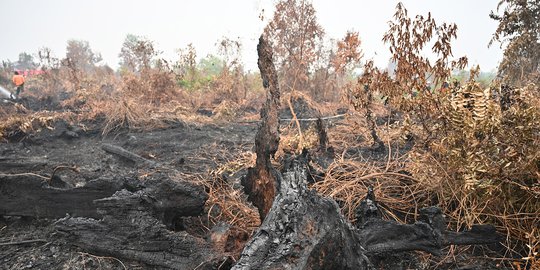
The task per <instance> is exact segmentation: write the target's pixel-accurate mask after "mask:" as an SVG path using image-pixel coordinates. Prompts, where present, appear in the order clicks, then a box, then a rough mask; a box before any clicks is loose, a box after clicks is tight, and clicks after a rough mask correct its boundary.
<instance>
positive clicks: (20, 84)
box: [13, 71, 24, 96]
mask: <svg viewBox="0 0 540 270" xmlns="http://www.w3.org/2000/svg"><path fill="white" fill-rule="evenodd" d="M13 83H14V84H15V86H17V91H16V92H15V96H19V94H20V93H21V92H22V91H24V76H23V75H20V74H19V72H18V71H15V75H13Z"/></svg>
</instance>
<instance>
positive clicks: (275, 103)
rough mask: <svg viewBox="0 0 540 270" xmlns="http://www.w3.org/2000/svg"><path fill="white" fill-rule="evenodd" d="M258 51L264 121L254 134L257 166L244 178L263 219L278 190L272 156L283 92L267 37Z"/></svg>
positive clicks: (276, 146) (260, 39)
mask: <svg viewBox="0 0 540 270" xmlns="http://www.w3.org/2000/svg"><path fill="white" fill-rule="evenodd" d="M257 52H258V54H259V61H258V66H259V70H260V71H261V78H262V81H263V86H264V88H265V89H266V90H267V94H266V102H265V104H264V105H263V107H262V109H261V123H260V125H259V130H258V131H257V134H256V136H255V152H256V154H257V161H256V164H255V167H254V168H249V169H248V174H247V176H246V177H245V178H243V179H242V186H244V190H245V191H246V193H247V194H248V199H249V201H251V202H252V203H253V204H254V205H255V206H256V207H257V209H258V210H259V216H260V217H261V220H264V218H265V217H266V215H267V213H268V211H269V210H270V207H271V206H272V202H273V201H274V196H275V192H276V171H275V169H273V167H272V164H271V158H272V157H273V156H274V154H275V153H276V151H277V149H278V147H279V129H278V128H279V119H278V111H279V107H280V100H279V98H280V97H279V95H280V92H279V87H278V80H277V75H276V69H275V67H274V63H273V62H272V54H273V53H272V48H271V47H270V44H269V43H268V41H267V40H266V39H265V38H264V36H261V37H260V38H259V44H258V45H257Z"/></svg>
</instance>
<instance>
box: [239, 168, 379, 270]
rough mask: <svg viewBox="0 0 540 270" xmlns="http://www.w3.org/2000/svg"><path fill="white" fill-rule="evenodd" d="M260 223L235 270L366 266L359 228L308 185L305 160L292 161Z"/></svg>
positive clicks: (280, 179) (330, 201) (360, 267)
mask: <svg viewBox="0 0 540 270" xmlns="http://www.w3.org/2000/svg"><path fill="white" fill-rule="evenodd" d="M287 167H288V169H287V170H286V172H284V173H283V177H281V176H278V177H279V181H278V185H279V188H278V192H277V194H276V198H275V200H274V203H273V205H272V207H271V209H270V212H269V213H268V215H267V217H266V219H265V220H264V221H263V223H262V225H261V227H260V228H259V229H258V230H257V231H256V232H255V234H254V236H253V237H252V239H250V241H249V242H248V243H247V245H246V247H245V248H244V250H243V252H242V255H241V257H240V259H239V261H238V263H237V264H236V265H235V266H234V267H233V269H236V270H239V269H368V267H369V265H370V263H369V260H368V258H367V257H366V256H365V255H364V252H365V250H364V249H363V248H362V246H361V244H360V243H361V240H360V238H359V237H358V234H357V233H356V232H355V231H356V229H355V228H354V227H353V226H352V225H351V224H350V223H349V222H347V221H346V220H345V218H344V217H343V215H342V214H341V213H340V211H339V207H338V205H337V204H336V202H335V201H333V200H331V199H328V198H323V197H321V196H320V195H318V194H317V193H316V192H315V191H314V190H310V189H308V187H307V183H306V182H307V179H306V172H307V167H306V162H305V160H301V159H297V160H293V161H292V162H291V164H290V165H288V166H287Z"/></svg>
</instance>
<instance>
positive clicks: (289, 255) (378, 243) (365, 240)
mask: <svg viewBox="0 0 540 270" xmlns="http://www.w3.org/2000/svg"><path fill="white" fill-rule="evenodd" d="M291 164H292V165H286V166H285V168H287V169H286V171H285V172H284V173H283V176H281V175H278V180H279V181H278V185H279V187H278V190H277V194H276V198H275V200H274V203H273V205H272V207H271V209H270V212H269V213H268V215H267V217H266V219H265V220H264V221H263V223H262V225H261V227H260V228H259V229H258V230H257V232H256V233H255V234H254V236H253V238H252V239H250V241H249V242H248V243H247V245H246V247H245V248H244V251H243V252H242V255H241V257H240V260H239V261H238V263H237V264H236V265H235V267H234V268H233V269H370V268H372V266H373V265H377V263H378V262H380V261H381V258H382V260H384V258H386V257H388V256H389V255H393V254H395V253H397V252H406V251H414V250H421V251H426V252H429V253H432V254H436V255H437V254H441V249H442V248H443V247H444V246H447V245H471V244H491V243H497V242H498V241H499V240H500V238H499V236H498V235H497V233H496V232H495V228H494V227H493V226H491V225H477V226H474V227H473V228H472V229H471V230H470V231H465V232H449V231H447V230H446V222H445V220H444V217H443V215H442V212H441V210H440V209H439V208H437V207H428V208H424V209H422V210H421V211H420V217H419V220H418V221H417V222H416V223H414V224H398V223H396V222H393V221H386V220H382V219H381V210H380V208H379V206H378V203H377V201H376V200H375V196H374V194H373V190H371V189H370V190H369V192H368V194H367V195H366V198H365V199H364V200H363V202H362V203H361V204H360V207H359V208H358V209H357V216H358V220H359V221H360V222H359V224H358V228H354V227H353V226H352V225H351V224H350V223H349V222H348V221H347V220H346V218H345V217H344V216H343V215H342V214H341V213H340V210H339V207H338V205H337V203H336V202H335V201H334V200H332V199H329V198H323V197H321V196H320V195H318V194H317V193H316V192H315V191H314V190H309V189H308V188H307V184H306V181H307V176H306V172H307V160H306V159H305V157H302V156H301V157H299V158H296V159H294V160H293V161H292V162H291Z"/></svg>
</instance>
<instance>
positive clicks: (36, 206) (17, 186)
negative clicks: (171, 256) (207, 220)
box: [0, 174, 208, 225]
mask: <svg viewBox="0 0 540 270" xmlns="http://www.w3.org/2000/svg"><path fill="white" fill-rule="evenodd" d="M125 188H127V189H130V190H134V191H137V190H139V192H140V199H141V200H144V201H145V204H146V205H147V206H148V207H149V208H148V209H151V210H152V211H151V214H152V215H154V216H155V217H157V218H158V219H160V220H162V221H163V222H164V223H165V224H167V225H171V224H172V222H173V220H175V219H176V218H177V217H179V216H195V215H199V214H200V213H202V211H203V209H204V204H205V202H206V199H207V198H208V195H207V194H206V193H205V192H204V189H203V188H202V187H200V186H197V185H195V184H193V183H190V182H183V181H172V180H171V179H169V178H159V179H155V180H149V181H147V182H145V183H139V182H135V181H134V182H130V183H127V181H124V180H117V179H108V178H98V179H95V180H92V181H89V182H88V183H86V185H84V186H82V187H75V188H57V187H52V186H50V185H49V184H48V183H47V179H44V178H40V177H38V176H36V175H32V174H20V175H3V176H0V215H6V216H31V217H39V218H62V217H65V216H66V214H69V215H71V216H77V217H90V218H101V217H102V215H101V214H100V213H99V212H98V210H97V206H96V204H94V201H95V200H99V199H103V198H107V197H110V196H112V195H113V194H114V193H115V192H117V191H120V190H122V189H125Z"/></svg>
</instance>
